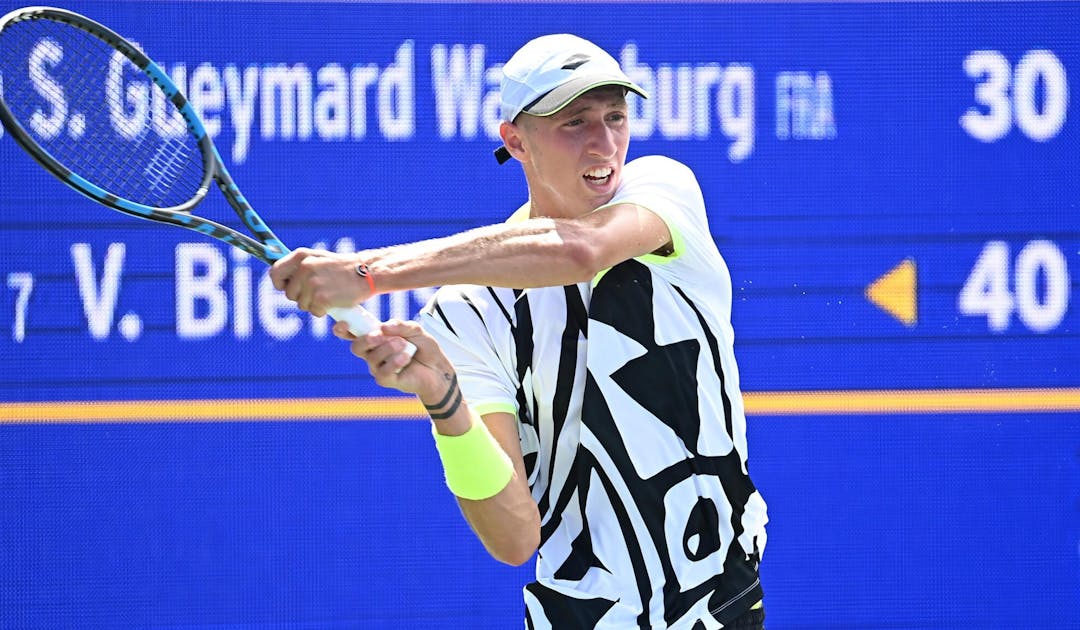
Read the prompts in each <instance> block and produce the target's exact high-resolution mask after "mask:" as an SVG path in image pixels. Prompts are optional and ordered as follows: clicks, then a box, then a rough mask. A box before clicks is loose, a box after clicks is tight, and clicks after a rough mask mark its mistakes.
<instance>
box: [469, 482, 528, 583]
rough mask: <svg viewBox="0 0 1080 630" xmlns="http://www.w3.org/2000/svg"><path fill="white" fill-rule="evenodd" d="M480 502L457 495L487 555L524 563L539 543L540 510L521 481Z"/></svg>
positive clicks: (510, 561)
mask: <svg viewBox="0 0 1080 630" xmlns="http://www.w3.org/2000/svg"><path fill="white" fill-rule="evenodd" d="M516 481H517V480H515V481H512V482H511V483H510V485H508V486H507V487H506V488H504V489H503V490H502V492H500V493H499V494H497V495H495V496H493V497H491V498H490V499H484V500H482V501H470V500H469V499H462V498H460V497H459V498H458V505H460V506H461V513H462V514H463V515H464V516H465V520H467V521H468V522H469V525H470V526H471V527H472V530H473V532H475V533H476V536H477V538H479V539H480V541H481V542H482V543H483V544H484V548H486V549H487V551H488V553H489V554H491V557H493V558H495V559H496V560H498V561H500V562H504V563H506V564H509V565H512V566H520V565H522V564H525V563H526V562H528V561H529V559H530V558H532V556H533V554H534V553H536V549H537V548H538V547H539V546H540V513H539V511H538V510H537V508H536V502H535V501H533V498H532V495H531V494H529V492H528V486H526V485H525V484H524V483H515V482H516Z"/></svg>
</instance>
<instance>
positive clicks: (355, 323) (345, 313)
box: [326, 304, 416, 359]
mask: <svg viewBox="0 0 1080 630" xmlns="http://www.w3.org/2000/svg"><path fill="white" fill-rule="evenodd" d="M326 314H327V315H329V316H330V317H333V318H334V320H335V321H339V322H346V323H348V324H349V332H351V333H352V334H354V335H356V336H357V337H361V336H363V335H366V334H368V333H369V332H371V331H373V330H376V329H378V327H379V326H381V325H382V322H380V321H379V319H378V318H377V317H375V316H374V315H372V314H371V313H370V312H369V311H368V310H367V309H366V308H364V307H363V306H360V305H359V304H358V305H356V306H354V307H352V308H342V307H334V308H331V309H327V311H326ZM405 354H407V355H409V358H410V359H411V358H412V357H413V355H414V354H416V346H414V345H412V344H411V343H409V342H408V341H406V342H405Z"/></svg>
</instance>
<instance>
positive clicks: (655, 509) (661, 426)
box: [271, 34, 767, 630]
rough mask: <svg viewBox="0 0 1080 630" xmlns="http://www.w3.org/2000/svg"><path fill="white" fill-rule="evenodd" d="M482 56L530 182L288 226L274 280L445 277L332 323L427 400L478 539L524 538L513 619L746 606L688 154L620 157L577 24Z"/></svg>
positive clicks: (718, 350)
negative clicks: (483, 223) (310, 238)
mask: <svg viewBox="0 0 1080 630" xmlns="http://www.w3.org/2000/svg"><path fill="white" fill-rule="evenodd" d="M503 72H504V75H505V76H504V77H503V80H502V86H501V108H502V118H503V121H502V123H501V126H500V130H499V132H500V136H501V139H502V141H503V146H501V147H500V148H499V149H498V151H496V156H497V157H498V159H499V161H500V162H504V161H507V160H509V159H511V158H513V159H516V160H517V161H518V162H520V164H521V166H522V168H523V169H524V172H525V178H526V181H527V184H528V193H529V195H528V200H527V201H526V202H525V204H524V205H522V206H521V207H520V208H519V209H518V210H517V212H514V213H513V215H512V216H511V217H510V219H509V220H508V221H507V222H506V223H504V224H499V225H494V226H489V227H485V228H480V229H476V230H471V231H468V232H464V233H461V234H457V235H454V236H449V237H446V238H441V239H435V240H431V241H424V242H419V243H411V244H405V245H401V246H396V247H389V248H384V249H378V250H368V251H363V252H359V253H357V254H336V253H333V252H327V251H315V250H309V249H299V250H296V251H295V252H293V253H292V254H291V255H289V256H287V257H285V258H284V259H282V260H281V261H279V262H278V263H277V264H276V265H275V266H274V267H273V269H272V271H271V276H272V278H273V281H274V285H275V286H276V287H277V288H278V289H282V290H284V291H285V293H286V295H287V296H288V297H289V298H291V299H292V300H294V301H296V302H297V303H298V304H299V306H300V307H301V308H303V309H305V310H308V311H310V312H311V313H314V314H316V315H322V314H323V313H325V312H326V309H327V308H329V307H331V306H351V305H353V304H356V303H359V302H362V301H364V300H366V299H367V298H369V297H371V296H372V295H373V294H375V293H376V292H381V291H400V290H405V289H412V288H419V287H429V286H441V287H442V288H441V289H439V291H438V292H437V293H436V295H435V297H434V298H433V299H432V300H431V302H430V303H429V304H428V305H427V307H426V308H425V309H424V310H423V312H422V314H421V317H420V320H421V321H420V323H419V324H417V323H414V322H389V323H387V324H385V325H384V326H383V327H382V329H381V330H380V331H378V332H375V333H372V334H370V335H367V336H364V337H362V338H359V339H357V338H354V337H352V336H351V335H350V334H349V333H348V331H347V329H346V327H345V326H343V325H341V324H338V325H335V327H334V331H335V333H336V334H337V335H338V336H340V337H342V338H345V339H349V340H352V351H353V352H354V353H355V354H356V355H357V356H359V357H362V358H363V359H365V360H366V361H367V363H368V365H369V368H370V370H371V373H372V374H373V375H374V376H375V378H376V380H377V382H378V383H379V384H380V385H382V386H385V387H390V388H395V389H398V390H401V391H404V392H412V393H415V394H416V395H417V396H418V397H419V399H420V401H421V402H422V403H423V404H424V406H425V407H426V408H427V410H428V412H429V413H430V415H431V419H432V426H433V435H434V436H435V443H436V446H437V448H438V450H439V453H440V456H441V458H442V462H443V466H444V469H445V475H446V482H447V485H448V486H449V488H450V490H451V491H452V492H453V493H454V494H455V495H456V496H457V497H458V500H459V503H460V505H461V509H462V512H463V514H464V515H465V518H466V519H467V520H468V522H469V524H470V525H471V526H472V528H473V530H474V531H475V532H476V534H477V536H478V537H479V538H480V540H481V541H482V542H483V544H484V545H485V547H486V548H487V550H488V551H489V552H490V554H491V555H492V556H493V557H495V558H497V559H499V560H501V561H503V562H506V563H509V564H513V565H520V564H523V563H525V562H527V561H528V560H529V559H530V558H531V557H532V556H533V554H534V553H536V552H537V551H539V553H538V555H537V560H536V580H535V581H534V582H532V583H530V584H528V585H527V586H525V588H524V598H525V608H526V624H527V627H529V628H555V629H559V630H565V629H573V628H612V629H619V630H624V629H626V628H685V629H687V630H690V629H694V630H697V629H708V628H762V627H763V624H764V609H763V607H762V605H761V601H762V588H761V584H760V582H759V579H758V563H759V560H760V558H761V554H762V551H763V550H764V547H765V540H766V535H765V523H766V520H767V518H766V509H765V502H764V501H763V500H762V497H761V495H760V494H759V493H758V492H757V490H756V489H755V487H754V484H753V483H752V482H751V480H750V477H749V474H748V472H747V440H746V421H745V417H744V414H743V403H742V396H741V393H740V389H739V374H738V369H737V367H736V363H735V356H734V353H733V349H732V344H733V333H732V327H731V323H730V319H731V318H730V313H731V279H730V276H729V273H728V270H727V266H726V264H725V263H724V260H723V259H722V258H721V256H720V253H719V252H718V251H717V248H716V245H715V244H714V241H713V239H712V236H711V235H710V232H709V226H708V222H707V219H706V211H705V204H704V200H703V198H702V192H701V190H700V188H699V186H698V183H697V181H696V179H695V177H694V174H693V173H692V172H691V171H690V169H689V168H687V167H686V166H684V165H683V164H680V163H679V162H676V161H674V160H671V159H669V158H666V157H659V156H651V157H642V158H639V159H636V160H634V161H632V162H630V163H626V162H625V160H626V154H627V148H628V145H629V140H630V135H629V125H628V120H627V116H628V109H629V108H628V106H627V97H628V94H629V93H633V94H635V95H637V96H640V97H646V94H645V91H644V90H643V89H642V88H641V87H639V86H637V85H635V84H634V83H633V82H632V81H630V79H629V78H628V77H627V76H626V75H625V74H624V73H623V71H622V70H621V69H620V67H619V65H618V63H617V62H616V61H615V60H614V59H613V58H612V57H611V56H610V55H609V54H607V53H606V52H604V51H603V50H601V49H600V48H598V47H597V46H595V45H594V44H592V43H590V42H588V41H585V40H583V39H580V38H578V37H575V36H572V35H566V34H560V35H549V36H545V37H540V38H538V39H535V40H533V41H530V42H528V43H527V44H525V46H524V47H522V48H521V49H520V50H519V51H518V52H517V53H515V54H514V55H513V57H511V59H510V60H509V61H508V62H507V63H506V65H505V67H504V70H503ZM632 98H636V97H632ZM405 339H408V340H409V341H411V342H412V343H414V344H415V345H416V347H417V348H418V351H417V353H416V355H415V358H414V360H412V361H410V360H409V357H408V355H406V354H405V353H404V352H403V349H404V340H405Z"/></svg>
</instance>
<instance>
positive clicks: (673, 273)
mask: <svg viewBox="0 0 1080 630" xmlns="http://www.w3.org/2000/svg"><path fill="white" fill-rule="evenodd" d="M620 203H632V204H634V205H636V206H640V207H642V208H645V209H646V210H649V211H651V212H653V213H654V214H656V215H657V216H659V217H660V218H661V220H663V221H664V223H665V224H667V227H668V231H670V232H671V240H672V246H673V249H674V251H673V252H672V254H670V255H668V256H660V255H656V254H646V255H644V256H640V257H638V260H640V261H642V262H644V263H646V264H648V265H650V266H651V267H653V269H654V270H655V271H656V272H657V273H659V274H660V275H662V276H666V277H667V278H668V279H669V280H670V281H673V282H674V281H677V280H678V279H679V278H686V277H693V275H689V276H688V275H687V274H699V273H702V272H707V271H709V270H712V269H715V268H716V265H717V259H718V257H719V252H718V251H717V249H716V243H715V242H714V241H713V238H712V234H711V232H710V231H709V223H708V217H707V215H706V213H705V200H704V197H703V196H702V193H701V186H700V185H699V184H698V181H697V178H696V177H695V176H694V173H693V171H691V170H690V168H689V167H687V166H686V165H684V164H682V163H680V162H677V161H675V160H672V159H670V158H667V157H663V156H648V157H642V158H638V159H636V160H634V161H633V162H630V163H629V164H627V165H626V167H625V170H624V173H623V185H622V187H621V188H620V189H619V191H618V192H616V193H615V196H614V197H613V198H612V200H611V201H610V202H608V203H607V204H605V205H606V206H613V205H616V204H620Z"/></svg>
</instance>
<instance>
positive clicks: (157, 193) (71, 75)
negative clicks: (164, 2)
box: [0, 19, 204, 208]
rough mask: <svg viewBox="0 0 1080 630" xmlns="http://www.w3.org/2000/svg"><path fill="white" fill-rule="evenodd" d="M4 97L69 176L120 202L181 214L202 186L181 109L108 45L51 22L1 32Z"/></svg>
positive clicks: (195, 146)
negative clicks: (171, 209)
mask: <svg viewBox="0 0 1080 630" xmlns="http://www.w3.org/2000/svg"><path fill="white" fill-rule="evenodd" d="M0 91H2V92H0V93H2V95H3V98H4V102H5V104H6V105H7V106H8V108H9V109H10V110H11V113H12V115H13V116H14V118H15V119H16V120H17V121H18V123H19V124H20V126H21V127H22V128H23V129H24V130H25V132H26V133H27V134H28V135H29V136H30V137H31V138H32V139H33V140H34V141H35V142H36V143H37V144H38V145H39V146H40V147H41V148H42V149H44V150H45V151H46V152H47V153H48V154H49V155H51V156H52V157H53V158H54V159H55V160H57V161H58V162H59V163H60V164H62V165H63V166H64V167H65V168H67V169H68V170H70V171H72V172H74V173H76V174H78V175H79V176H80V177H82V178H83V179H85V180H87V181H89V182H91V183H93V184H94V185H96V186H98V187H99V188H102V189H103V190H105V191H107V192H108V193H110V194H112V195H115V196H116V197H119V198H122V199H127V200H129V201H133V202H136V203H139V204H143V205H146V206H152V207H160V208H167V207H174V206H179V205H182V204H184V203H185V202H187V201H188V200H190V199H192V198H193V197H195V196H196V194H197V192H198V190H199V188H200V186H201V184H202V182H203V179H204V165H203V160H202V153H201V151H200V148H199V146H198V142H197V140H196V139H195V138H194V137H192V136H191V134H190V133H188V130H187V126H186V124H185V123H184V121H183V117H182V116H180V114H179V111H178V109H177V107H176V105H175V104H173V103H172V102H171V101H170V100H169V98H168V97H167V96H166V95H165V94H164V92H162V90H161V89H160V88H159V87H158V86H157V85H156V84H155V83H153V82H152V81H151V80H150V79H149V78H147V77H146V75H145V74H143V72H142V71H141V70H139V69H138V68H137V67H136V66H135V65H134V64H133V63H132V62H131V61H130V60H128V59H127V58H126V57H124V56H123V55H122V54H120V53H118V52H116V51H115V50H114V49H113V48H112V47H111V46H109V45H108V44H106V43H105V42H103V41H101V40H100V39H98V38H97V37H95V36H93V35H91V34H90V33H88V32H86V31H84V30H82V29H80V28H77V27H75V26H72V25H69V24H66V23H62V22H55V21H52V20H47V19H27V20H21V21H19V22H15V23H9V24H8V25H7V26H6V27H5V28H4V30H3V31H0Z"/></svg>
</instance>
